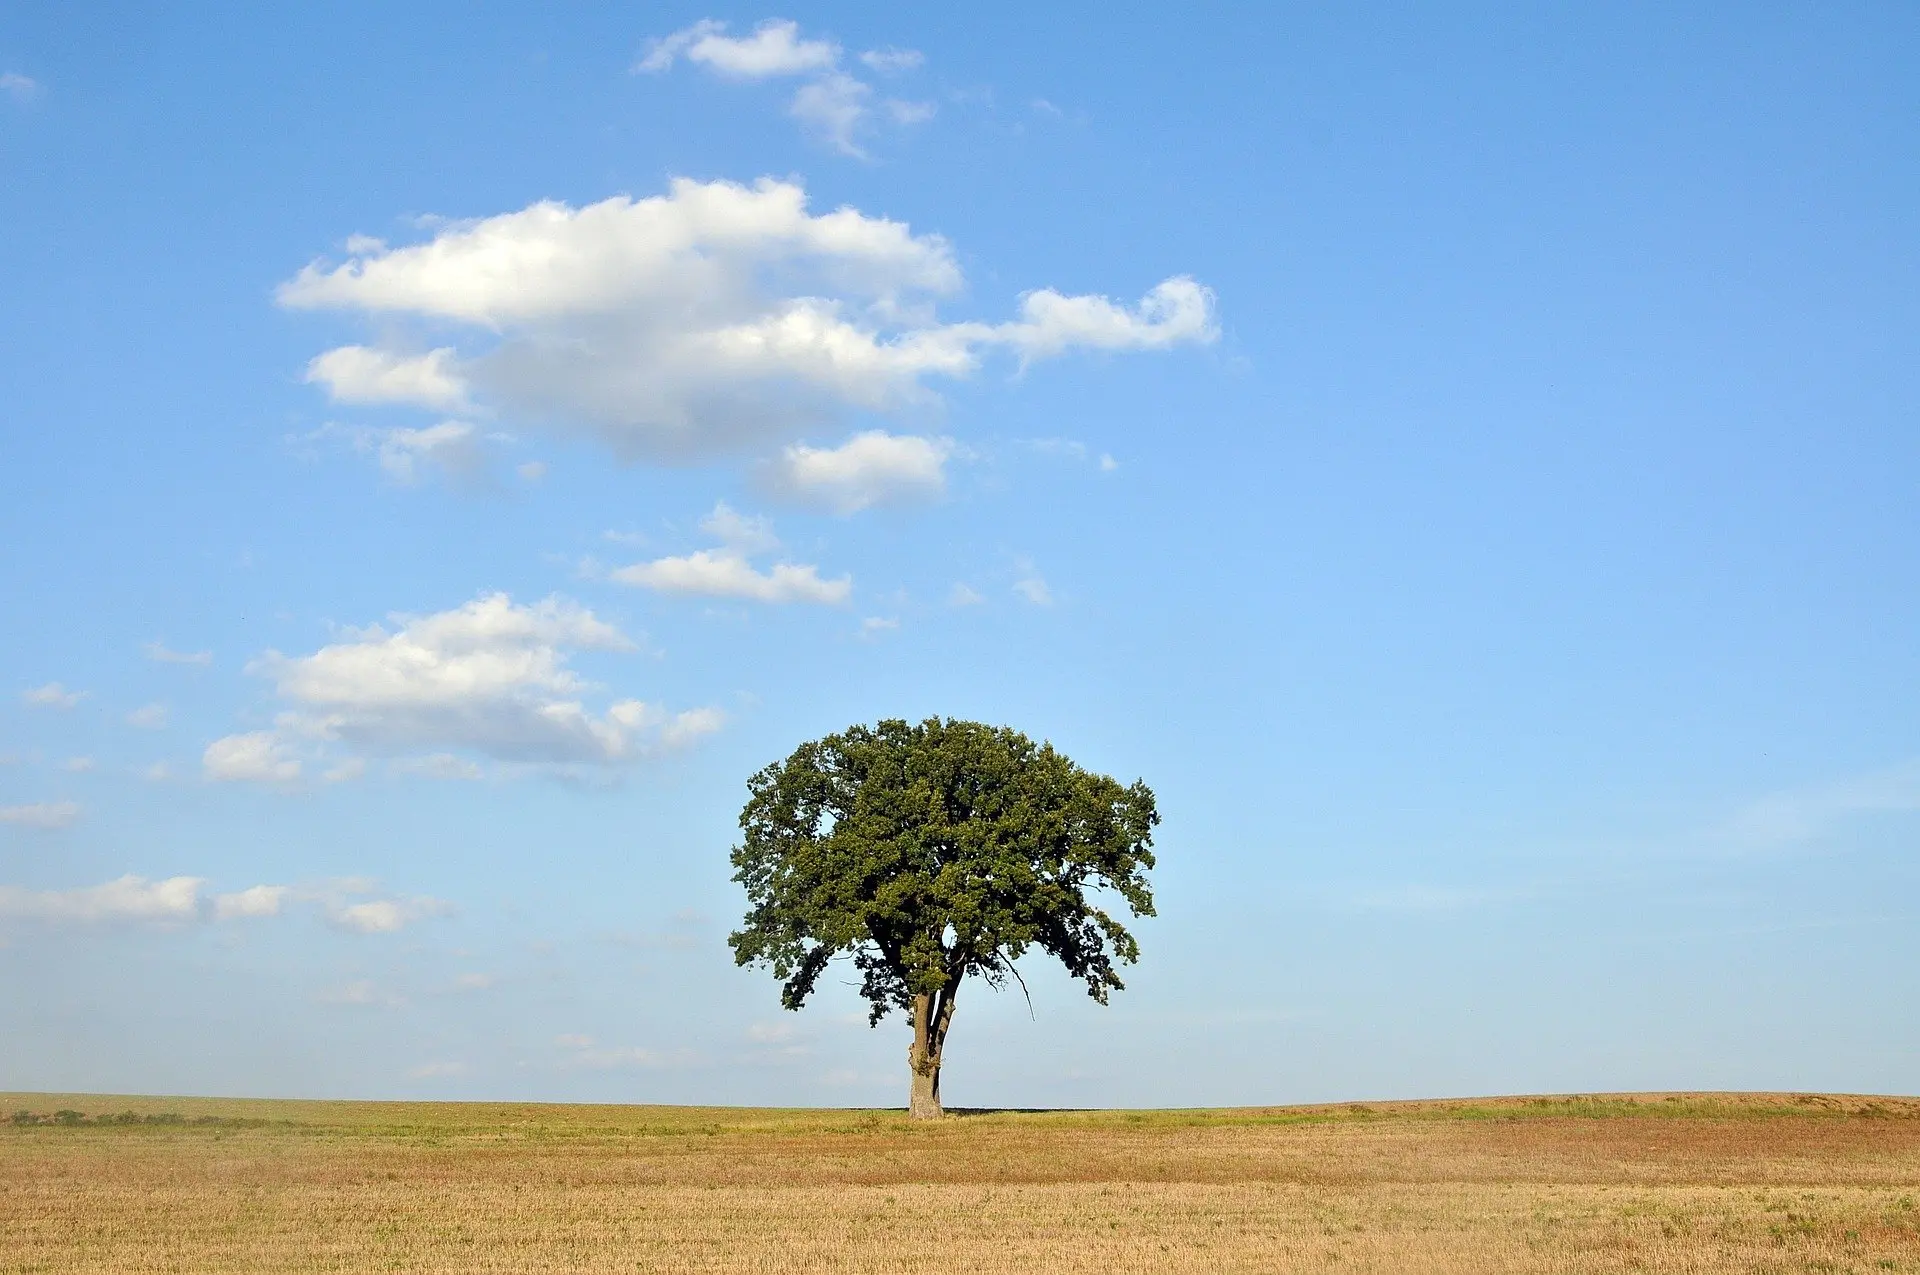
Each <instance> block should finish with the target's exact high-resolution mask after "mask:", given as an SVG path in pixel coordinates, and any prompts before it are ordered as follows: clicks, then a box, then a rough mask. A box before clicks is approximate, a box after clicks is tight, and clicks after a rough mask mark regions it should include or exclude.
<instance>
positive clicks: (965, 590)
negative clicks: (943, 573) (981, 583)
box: [947, 583, 986, 607]
mask: <svg viewBox="0 0 1920 1275" xmlns="http://www.w3.org/2000/svg"><path fill="white" fill-rule="evenodd" d="M985 601H986V598H984V597H982V596H981V595H980V593H979V592H978V591H976V590H975V589H974V588H973V586H971V585H968V584H961V583H955V584H954V586H953V588H951V589H949V590H948V591H947V605H948V606H950V607H977V606H980V605H981V604H982V603H984V602H985Z"/></svg>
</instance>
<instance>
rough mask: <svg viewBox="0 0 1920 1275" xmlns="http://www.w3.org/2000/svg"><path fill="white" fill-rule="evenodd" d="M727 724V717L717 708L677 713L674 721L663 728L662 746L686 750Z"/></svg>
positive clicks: (695, 709)
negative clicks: (690, 745)
mask: <svg viewBox="0 0 1920 1275" xmlns="http://www.w3.org/2000/svg"><path fill="white" fill-rule="evenodd" d="M726 724H727V715H726V714H725V713H723V712H721V711H720V710H719V709H717V708H689V709H687V710H686V711H685V712H681V713H675V714H674V715H673V718H672V720H670V721H669V722H668V723H667V724H666V725H665V726H664V727H662V728H661V731H660V746H661V747H662V748H666V749H676V748H685V747H687V746H688V745H689V744H692V743H694V742H695V741H697V740H701V739H705V738H706V737H707V736H708V735H711V734H713V733H714V732H716V731H718V730H719V729H720V728H721V727H723V726H725V725H726Z"/></svg>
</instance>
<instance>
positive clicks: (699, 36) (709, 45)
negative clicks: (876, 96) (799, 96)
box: [634, 18, 840, 80]
mask: <svg viewBox="0 0 1920 1275" xmlns="http://www.w3.org/2000/svg"><path fill="white" fill-rule="evenodd" d="M726 29H727V24H726V23H724V22H716V21H714V20H713V19H711V18H708V19H704V20H702V21H699V22H696V23H694V24H693V25H692V26H690V27H686V28H684V29H682V30H679V31H675V32H674V33H673V34H671V35H665V36H661V37H659V38H658V39H655V40H652V41H649V42H648V46H647V55H646V56H645V57H644V58H642V59H641V60H640V62H639V64H638V65H637V66H635V67H634V70H636V71H641V72H657V71H665V70H667V69H668V68H670V67H671V66H672V65H673V64H674V61H675V59H677V58H685V59H686V60H687V61H689V62H697V63H699V64H700V65H702V66H705V67H707V68H708V69H709V70H712V71H714V72H716V73H718V74H720V75H725V76H730V77H732V78H735V79H742V80H762V79H768V78H771V77H774V76H783V75H806V74H808V73H810V72H815V71H824V70H828V69H830V68H831V67H833V66H834V65H836V64H837V63H838V62H839V61H840V46H839V45H837V44H834V43H833V42H832V41H830V40H806V39H802V38H801V37H800V26H799V24H798V23H796V22H792V21H788V20H786V19H782V18H772V19H769V20H768V21H765V22H762V23H761V24H760V25H759V26H757V27H755V28H754V31H753V34H752V35H750V36H729V35H726V34H724V33H725V31H726Z"/></svg>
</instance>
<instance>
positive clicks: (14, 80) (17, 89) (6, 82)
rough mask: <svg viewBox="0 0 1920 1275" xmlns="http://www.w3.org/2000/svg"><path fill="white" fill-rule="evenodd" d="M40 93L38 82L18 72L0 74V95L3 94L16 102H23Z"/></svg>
mask: <svg viewBox="0 0 1920 1275" xmlns="http://www.w3.org/2000/svg"><path fill="white" fill-rule="evenodd" d="M39 92H40V81H38V80H36V79H34V78H33V77H32V76H30V75H22V74H20V72H18V71H7V72H4V73H0V93H5V94H6V95H7V96H8V97H11V98H12V99H13V100H14V101H16V102H25V101H27V100H29V99H30V98H33V97H35V96H37V95H38V94H39Z"/></svg>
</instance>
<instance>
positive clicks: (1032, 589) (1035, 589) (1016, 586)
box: [1013, 567, 1053, 607]
mask: <svg viewBox="0 0 1920 1275" xmlns="http://www.w3.org/2000/svg"><path fill="white" fill-rule="evenodd" d="M1023 570H1024V571H1025V573H1026V574H1024V575H1022V576H1021V577H1020V578H1019V579H1018V580H1015V581H1014V582H1013V591H1014V593H1016V594H1017V595H1019V596H1020V597H1021V598H1022V599H1024V600H1025V601H1028V602H1031V603H1032V604H1033V605H1034V606H1037V607H1044V606H1051V605H1053V591H1052V590H1051V589H1049V588H1047V582H1046V581H1045V580H1043V579H1041V577H1040V573H1039V572H1037V571H1035V570H1033V568H1032V567H1026V568H1023Z"/></svg>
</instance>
